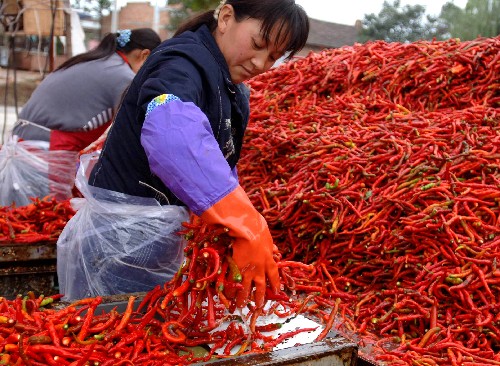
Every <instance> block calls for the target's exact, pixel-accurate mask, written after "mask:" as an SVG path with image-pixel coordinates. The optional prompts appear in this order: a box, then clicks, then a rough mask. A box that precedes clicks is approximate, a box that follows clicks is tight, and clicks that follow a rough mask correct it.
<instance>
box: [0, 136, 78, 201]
mask: <svg viewBox="0 0 500 366" xmlns="http://www.w3.org/2000/svg"><path fill="white" fill-rule="evenodd" d="M76 159H77V155H76V153H75V152H73V151H48V150H45V149H43V148H42V147H40V146H39V145H38V144H37V142H36V141H20V140H18V138H17V136H13V137H12V138H10V139H9V141H7V142H6V143H5V144H4V145H3V146H2V147H1V149H0V205H1V206H10V205H12V204H15V205H16V206H26V205H29V204H30V203H31V202H32V200H31V198H43V197H46V196H48V195H50V196H53V197H54V198H56V199H57V200H59V201H63V200H65V199H68V198H71V196H72V192H71V190H72V188H73V184H74V181H75V173H76Z"/></svg>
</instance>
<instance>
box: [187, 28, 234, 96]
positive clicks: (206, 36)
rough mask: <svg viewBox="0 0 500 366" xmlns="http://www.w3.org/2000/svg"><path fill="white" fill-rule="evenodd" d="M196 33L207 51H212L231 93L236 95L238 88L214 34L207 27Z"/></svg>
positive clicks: (199, 29)
mask: <svg viewBox="0 0 500 366" xmlns="http://www.w3.org/2000/svg"><path fill="white" fill-rule="evenodd" d="M196 33H197V34H198V35H199V37H200V40H201V41H202V42H203V44H204V45H205V47H207V49H208V50H209V51H210V53H211V54H212V56H213V57H214V59H215V60H216V61H217V63H218V64H219V66H220V69H221V70H222V74H223V75H224V80H225V83H226V85H227V88H228V89H229V90H230V91H231V93H235V92H236V87H235V85H234V84H233V82H232V81H231V75H230V74H229V67H228V66H227V62H226V59H225V58H224V55H223V54H222V52H221V51H220V48H219V46H218V45H217V42H215V38H214V36H213V34H212V33H211V32H210V30H209V29H208V27H207V26H206V25H202V26H201V27H200V28H198V29H197V30H196Z"/></svg>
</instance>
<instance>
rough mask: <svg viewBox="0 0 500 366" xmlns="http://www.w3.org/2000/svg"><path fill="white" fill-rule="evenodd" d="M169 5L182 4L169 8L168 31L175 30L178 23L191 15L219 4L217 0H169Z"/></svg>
mask: <svg viewBox="0 0 500 366" xmlns="http://www.w3.org/2000/svg"><path fill="white" fill-rule="evenodd" d="M169 4H170V5H177V4H182V5H183V6H182V7H180V8H178V9H177V8H176V9H174V10H171V12H170V24H169V25H168V26H167V28H168V30H169V31H175V30H176V29H177V28H178V27H179V25H180V24H181V23H182V22H184V21H185V20H186V19H187V18H189V17H190V16H191V15H193V14H196V13H199V12H204V11H206V10H210V9H215V8H216V7H217V5H219V0H169Z"/></svg>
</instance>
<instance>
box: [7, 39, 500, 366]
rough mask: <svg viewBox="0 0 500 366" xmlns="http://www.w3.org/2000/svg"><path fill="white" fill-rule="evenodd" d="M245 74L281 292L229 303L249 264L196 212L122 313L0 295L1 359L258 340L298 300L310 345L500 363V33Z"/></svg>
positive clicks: (353, 50)
mask: <svg viewBox="0 0 500 366" xmlns="http://www.w3.org/2000/svg"><path fill="white" fill-rule="evenodd" d="M250 84H251V87H252V89H253V92H252V99H251V105H252V108H251V110H252V114H251V121H250V125H249V129H248V134H247V135H246V143H245V145H244V151H243V154H242V160H241V161H240V165H239V175H240V182H241V184H242V185H243V186H244V188H245V189H246V191H247V192H248V193H249V196H250V198H251V199H252V201H253V203H254V204H255V206H256V207H257V208H258V209H259V210H260V211H261V212H262V213H263V215H264V216H265V218H266V219H267V221H268V224H269V226H270V229H271V232H272V234H273V238H274V240H275V243H276V244H277V245H278V247H279V248H280V250H281V253H282V254H281V255H282V257H281V258H277V260H278V266H279V268H280V275H281V278H282V282H283V285H284V292H283V293H280V294H277V295H276V294H272V293H269V294H268V298H269V300H272V302H271V305H270V307H268V308H266V309H256V308H253V307H252V306H251V305H249V310H250V312H249V314H248V315H243V314H239V313H238V312H237V311H235V305H234V302H233V300H232V299H234V293H235V291H237V290H238V288H239V286H240V283H239V281H240V280H241V276H242V275H244V272H243V273H240V272H239V271H238V268H237V267H236V266H235V265H234V263H233V262H232V260H231V256H230V240H229V237H228V236H227V232H226V230H225V229H224V228H214V227H207V226H205V225H203V224H202V223H200V222H199V221H197V220H195V219H193V220H192V221H191V222H190V223H186V224H185V226H186V229H185V231H184V232H183V234H184V235H185V236H186V237H187V238H188V245H187V247H186V250H185V255H186V260H185V262H184V264H183V265H182V267H181V268H180V269H179V272H178V273H177V275H176V276H175V278H174V279H173V280H172V281H170V282H168V283H166V284H165V285H164V286H158V287H157V288H156V289H155V290H153V291H150V292H148V293H147V295H146V297H145V298H144V299H142V300H140V303H139V304H138V306H134V304H136V302H138V301H139V300H138V299H136V298H135V296H130V298H129V301H128V304H127V308H126V310H125V311H124V312H123V313H119V312H118V311H117V310H116V309H113V310H111V311H108V312H105V311H103V310H101V308H100V305H101V302H102V298H100V297H97V298H89V299H82V300H80V301H78V302H76V303H74V304H70V305H68V306H65V307H64V308H62V309H57V307H52V305H53V304H51V302H53V301H54V300H55V299H57V297H47V298H45V297H43V296H39V297H36V296H35V295H34V294H27V295H26V296H22V295H20V296H19V297H18V298H16V299H14V300H7V299H1V301H0V323H1V326H0V347H1V352H2V354H1V356H0V357H1V358H0V364H2V363H3V364H13V365H23V364H24V365H33V366H36V365H86V364H89V365H101V366H102V365H131V364H136V365H182V364H190V363H193V362H197V361H206V360H209V359H210V358H211V357H219V358H220V357H229V356H230V355H233V356H234V355H242V354H244V353H249V352H268V351H269V350H271V349H272V348H273V347H274V346H275V345H277V344H279V343H280V342H282V341H283V340H284V339H287V338H290V337H292V336H293V335H294V332H289V333H285V334H283V335H282V336H279V337H278V338H275V337H273V336H270V335H269V334H266V332H269V331H272V330H274V329H277V328H279V326H280V324H279V323H275V324H271V325H266V326H263V325H260V324H259V322H258V318H259V317H260V316H262V315H266V314H274V315H278V316H279V317H283V318H286V317H287V316H293V315H295V314H298V313H308V314H309V315H311V316H315V317H316V318H317V319H318V321H319V322H320V323H324V329H323V331H322V332H321V334H320V335H319V336H318V337H317V340H320V339H323V338H325V337H326V336H327V332H328V330H329V329H331V328H332V327H334V328H336V329H337V330H338V331H340V332H341V333H343V334H345V335H346V336H347V337H350V338H353V339H355V340H356V341H358V343H359V345H360V351H361V352H360V353H361V354H362V355H363V356H365V357H366V358H368V359H371V360H373V361H375V362H377V363H380V364H391V365H422V366H424V365H426V366H432V365H452V366H458V365H462V366H475V365H500V356H499V351H500V307H499V305H498V303H499V301H500V291H499V286H500V268H498V267H497V263H498V261H499V259H500V250H499V245H500V172H499V166H500V152H499V151H498V146H500V124H499V122H500V118H499V115H498V113H497V112H498V111H499V109H498V107H499V103H500V95H499V86H500V38H491V39H477V40H475V41H470V42H460V41H459V40H455V39H452V40H449V41H446V42H416V43H411V44H399V43H386V42H382V41H379V42H370V43H366V44H363V45H361V44H357V45H355V46H352V47H344V48H341V49H337V50H326V51H323V52H321V53H316V54H310V55H309V56H308V57H306V58H303V59H300V60H298V61H296V62H293V63H287V64H285V65H282V66H281V67H278V68H276V69H273V70H271V71H270V72H268V73H266V74H263V75H261V76H259V77H257V78H255V79H253V80H251V83H250ZM10 234H11V232H10V231H9V234H8V235H10ZM136 300H137V301H136ZM310 330H311V329H298V330H297V331H296V332H306V331H310ZM207 344H208V345H210V346H211V347H210V349H209V350H207V351H206V352H205V354H203V355H199V354H196V353H195V352H194V351H193V350H194V348H196V347H199V346H201V345H207Z"/></svg>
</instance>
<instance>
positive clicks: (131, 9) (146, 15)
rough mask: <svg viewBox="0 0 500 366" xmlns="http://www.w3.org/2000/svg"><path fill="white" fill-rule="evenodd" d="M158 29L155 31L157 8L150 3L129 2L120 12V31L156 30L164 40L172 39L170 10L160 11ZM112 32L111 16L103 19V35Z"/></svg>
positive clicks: (162, 9)
mask: <svg viewBox="0 0 500 366" xmlns="http://www.w3.org/2000/svg"><path fill="white" fill-rule="evenodd" d="M158 13H159V14H158V29H155V24H154V17H155V7H154V6H153V5H152V4H151V3H150V2H147V1H145V2H129V3H127V5H125V6H123V7H122V8H120V10H119V11H118V29H137V28H152V29H155V30H156V31H157V32H158V34H159V35H160V38H161V39H162V40H165V39H168V38H170V33H169V31H168V30H167V25H168V24H170V8H166V7H161V8H159V9H158ZM110 31H111V14H110V15H108V16H105V17H103V19H102V34H106V33H109V32H110Z"/></svg>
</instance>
